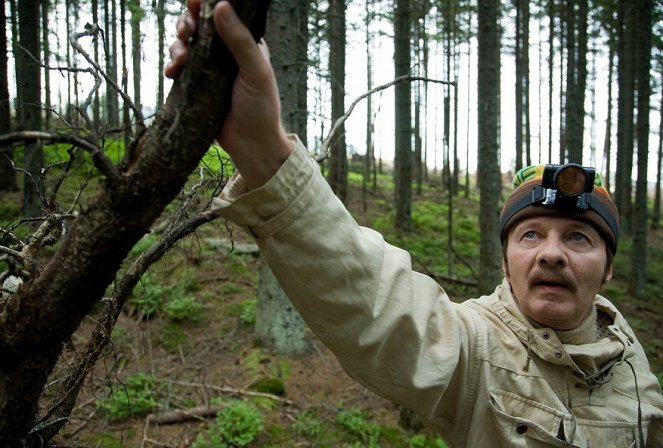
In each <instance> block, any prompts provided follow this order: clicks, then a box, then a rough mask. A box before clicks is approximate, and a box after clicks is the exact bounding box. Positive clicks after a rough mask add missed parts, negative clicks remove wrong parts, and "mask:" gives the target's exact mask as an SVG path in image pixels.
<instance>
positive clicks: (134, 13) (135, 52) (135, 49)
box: [125, 0, 144, 119]
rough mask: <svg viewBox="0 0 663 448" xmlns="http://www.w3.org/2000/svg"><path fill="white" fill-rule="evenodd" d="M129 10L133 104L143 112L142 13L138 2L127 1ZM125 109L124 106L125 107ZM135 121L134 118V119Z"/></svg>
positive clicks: (135, 0)
mask: <svg viewBox="0 0 663 448" xmlns="http://www.w3.org/2000/svg"><path fill="white" fill-rule="evenodd" d="M128 6H129V10H130V11H131V60H132V73H133V84H134V97H133V99H134V104H136V107H137V108H138V110H140V111H142V110H143V103H142V98H141V94H140V93H141V92H140V90H141V86H140V84H141V83H140V78H141V74H140V68H141V66H140V65H141V64H140V63H141V57H140V53H141V45H140V42H141V32H140V22H141V21H142V20H143V15H144V12H143V10H142V8H141V7H140V0H129V3H128ZM125 107H126V105H125ZM134 119H136V117H134Z"/></svg>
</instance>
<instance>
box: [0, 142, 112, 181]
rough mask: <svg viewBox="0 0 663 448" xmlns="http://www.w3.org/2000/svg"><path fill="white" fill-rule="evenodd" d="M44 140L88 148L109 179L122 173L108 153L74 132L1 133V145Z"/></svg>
mask: <svg viewBox="0 0 663 448" xmlns="http://www.w3.org/2000/svg"><path fill="white" fill-rule="evenodd" d="M35 139H39V140H44V141H46V142H49V143H69V144H71V145H74V146H77V147H79V148H82V149H84V150H86V151H87V152H88V153H90V156H91V157H92V163H94V166H95V167H96V168H97V169H98V170H99V171H101V172H102V173H103V174H104V175H105V176H106V177H107V178H108V179H109V180H111V181H117V180H119V178H120V175H119V173H118V171H117V169H116V168H115V165H113V162H112V161H111V160H110V159H109V158H108V156H107V155H106V153H105V152H104V151H103V150H102V149H101V148H100V147H98V146H97V145H95V144H94V143H92V142H90V141H89V140H86V139H84V138H82V137H79V136H76V135H72V134H56V133H53V132H45V131H19V132H10V133H8V134H3V135H0V145H2V144H6V143H13V142H17V141H21V140H35ZM9 149H10V148H0V154H1V153H3V152H8V151H9Z"/></svg>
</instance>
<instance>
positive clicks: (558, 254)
mask: <svg viewBox="0 0 663 448" xmlns="http://www.w3.org/2000/svg"><path fill="white" fill-rule="evenodd" d="M537 258H538V262H539V264H545V265H556V266H566V255H565V253H564V245H563V242H562V240H561V238H560V237H559V236H558V235H557V234H555V233H551V234H548V235H547V236H546V238H545V240H544V241H543V244H541V245H540V246H539V253H538V257H537Z"/></svg>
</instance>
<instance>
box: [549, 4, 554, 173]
mask: <svg viewBox="0 0 663 448" xmlns="http://www.w3.org/2000/svg"><path fill="white" fill-rule="evenodd" d="M548 28H549V29H548V33H549V34H548V161H549V162H551V163H552V161H553V156H552V151H553V143H552V134H553V120H552V119H553V92H554V91H555V76H554V72H555V0H548Z"/></svg>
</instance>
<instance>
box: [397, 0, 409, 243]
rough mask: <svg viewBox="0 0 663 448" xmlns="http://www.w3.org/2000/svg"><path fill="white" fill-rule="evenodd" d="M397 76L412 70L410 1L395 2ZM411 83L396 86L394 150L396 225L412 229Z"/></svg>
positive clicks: (398, 0)
mask: <svg viewBox="0 0 663 448" xmlns="http://www.w3.org/2000/svg"><path fill="white" fill-rule="evenodd" d="M394 8H395V10H394V67H395V71H394V77H396V78H397V77H399V76H403V75H407V74H409V73H410V2H409V0H395V5H394ZM410 95H411V85H410V83H406V82H401V83H398V84H396V86H395V88H394V99H395V108H394V116H395V124H394V126H395V129H396V133H395V142H396V149H395V154H394V205H395V209H396V215H395V222H394V225H395V227H396V228H397V229H399V230H403V231H406V232H407V231H410V230H412V164H413V155H412V115H411V114H412V110H411V109H412V100H411V96H410Z"/></svg>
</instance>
